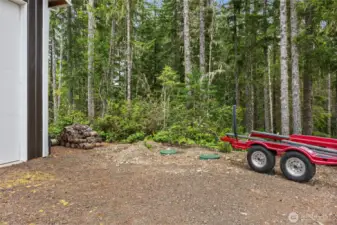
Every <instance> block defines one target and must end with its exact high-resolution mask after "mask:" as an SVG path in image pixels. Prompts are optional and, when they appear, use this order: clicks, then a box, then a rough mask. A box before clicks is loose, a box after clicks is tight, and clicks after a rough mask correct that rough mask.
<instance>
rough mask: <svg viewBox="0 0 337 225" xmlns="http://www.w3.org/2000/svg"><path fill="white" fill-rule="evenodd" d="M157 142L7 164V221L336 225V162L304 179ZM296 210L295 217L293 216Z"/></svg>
mask: <svg viewBox="0 0 337 225" xmlns="http://www.w3.org/2000/svg"><path fill="white" fill-rule="evenodd" d="M165 148H167V146H163V145H160V144H155V143H152V148H151V150H149V149H148V148H146V147H145V145H144V143H142V142H140V143H137V144H134V145H128V144H109V145H105V146H104V147H101V148H99V149H95V150H76V149H66V148H62V147H55V148H53V149H52V155H51V156H50V157H48V158H41V159H36V160H32V161H29V162H27V163H22V164H19V165H14V166H11V167H6V168H0V177H1V180H0V225H4V224H7V225H12V224H13V225H21V224H24V225H28V224H31V225H32V224H35V225H38V224H43V225H45V224H46V225H47V224H81V225H84V224H93V225H94V224H97V225H99V224H104V225H107V224H109V225H110V224H135V225H136V224H144V225H150V224H179V225H184V224H219V225H226V224H229V225H234V224H235V225H236V224H237V225H239V224H244V225H253V224H256V225H264V224H266V225H267V224H319V225H322V224H324V225H326V224H332V225H336V224H337V201H336V200H337V195H336V194H337V168H333V167H318V169H317V174H316V176H315V177H314V179H313V180H312V181H310V182H309V183H306V184H299V183H295V182H291V181H288V180H286V179H284V178H283V176H282V174H281V173H280V170H279V166H277V168H276V175H264V174H258V173H255V172H252V171H251V170H250V169H249V168H248V166H247V163H246V159H245V153H243V152H232V153H229V154H221V159H219V160H215V161H201V160H199V159H198V156H199V154H201V153H208V150H206V149H201V148H184V149H182V148H175V149H177V150H178V154H176V155H171V156H161V155H160V154H159V150H162V149H165ZM289 215H290V216H291V217H289ZM292 222H293V223H292Z"/></svg>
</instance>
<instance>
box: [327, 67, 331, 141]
mask: <svg viewBox="0 0 337 225" xmlns="http://www.w3.org/2000/svg"><path fill="white" fill-rule="evenodd" d="M328 116H329V117H328V134H329V136H330V137H331V74H330V73H329V74H328Z"/></svg>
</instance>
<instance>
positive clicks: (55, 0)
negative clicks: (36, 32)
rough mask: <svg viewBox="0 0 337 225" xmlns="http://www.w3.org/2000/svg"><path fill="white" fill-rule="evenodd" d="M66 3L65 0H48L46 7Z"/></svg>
mask: <svg viewBox="0 0 337 225" xmlns="http://www.w3.org/2000/svg"><path fill="white" fill-rule="evenodd" d="M65 5H68V3H67V1H65V0H49V1H48V7H49V8H52V7H56V6H65Z"/></svg>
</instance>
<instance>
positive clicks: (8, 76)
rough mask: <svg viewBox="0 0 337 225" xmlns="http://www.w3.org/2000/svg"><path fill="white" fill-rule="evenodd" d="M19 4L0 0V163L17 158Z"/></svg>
mask: <svg viewBox="0 0 337 225" xmlns="http://www.w3.org/2000/svg"><path fill="white" fill-rule="evenodd" d="M20 13H21V10H20V6H19V5H17V4H16V3H13V2H10V1H9V0H0V33H1V35H0V164H4V163H10V162H14V161H18V160H20V157H21V156H20V152H21V150H22V147H23V143H22V139H21V138H22V129H23V128H24V126H22V122H23V120H22V117H23V116H24V110H23V108H22V107H25V106H23V105H22V100H23V99H22V98H23V97H24V95H23V92H22V91H24V87H25V86H24V85H25V79H24V76H23V73H22V68H21V67H22V64H21V61H22V54H21V53H20V51H22V46H21V43H22V42H21V40H22V36H21V35H22V33H21V28H22V27H21V22H20V20H21V18H20Z"/></svg>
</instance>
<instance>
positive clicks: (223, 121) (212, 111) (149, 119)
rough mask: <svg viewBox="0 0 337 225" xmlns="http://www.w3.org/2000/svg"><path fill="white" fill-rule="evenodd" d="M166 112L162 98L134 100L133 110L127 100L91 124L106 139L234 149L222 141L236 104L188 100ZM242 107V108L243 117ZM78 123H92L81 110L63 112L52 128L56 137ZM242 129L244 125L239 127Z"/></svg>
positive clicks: (50, 129) (113, 105)
mask: <svg viewBox="0 0 337 225" xmlns="http://www.w3.org/2000/svg"><path fill="white" fill-rule="evenodd" d="M165 113H166V116H165V118H164V113H163V109H162V105H161V104H160V103H159V102H148V101H134V102H133V104H132V110H131V111H129V110H128V108H127V103H125V102H119V103H111V102H110V103H109V107H108V110H107V113H106V115H105V116H104V117H100V118H96V119H95V121H94V123H93V124H90V125H91V126H92V127H93V129H94V130H96V131H97V132H98V133H99V135H100V136H101V137H102V138H103V140H104V141H106V142H123V143H134V142H137V141H143V140H153V141H155V142H160V143H168V144H172V145H180V146H191V145H195V146H202V147H206V148H210V149H216V150H218V151H223V152H228V151H231V148H230V146H228V145H227V144H225V143H223V142H221V141H219V137H221V136H222V135H224V134H225V133H226V132H231V124H232V107H231V106H222V107H215V106H213V107H209V108H208V109H207V110H200V109H199V110H198V113H196V110H195V109H190V110H186V106H185V105H184V104H172V105H171V108H170V111H169V112H168V113H167V112H165ZM241 114H242V111H241V110H238V117H239V119H240V118H241V117H240V116H241ZM74 123H81V124H89V122H88V121H87V119H86V116H85V115H84V114H83V113H81V112H78V111H70V112H69V113H67V114H65V115H60V116H59V118H58V122H57V123H56V124H51V125H50V127H49V132H50V135H51V137H52V138H56V137H57V136H58V135H59V134H60V132H61V131H62V129H63V127H65V126H67V125H71V124H74ZM239 129H241V128H239Z"/></svg>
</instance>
